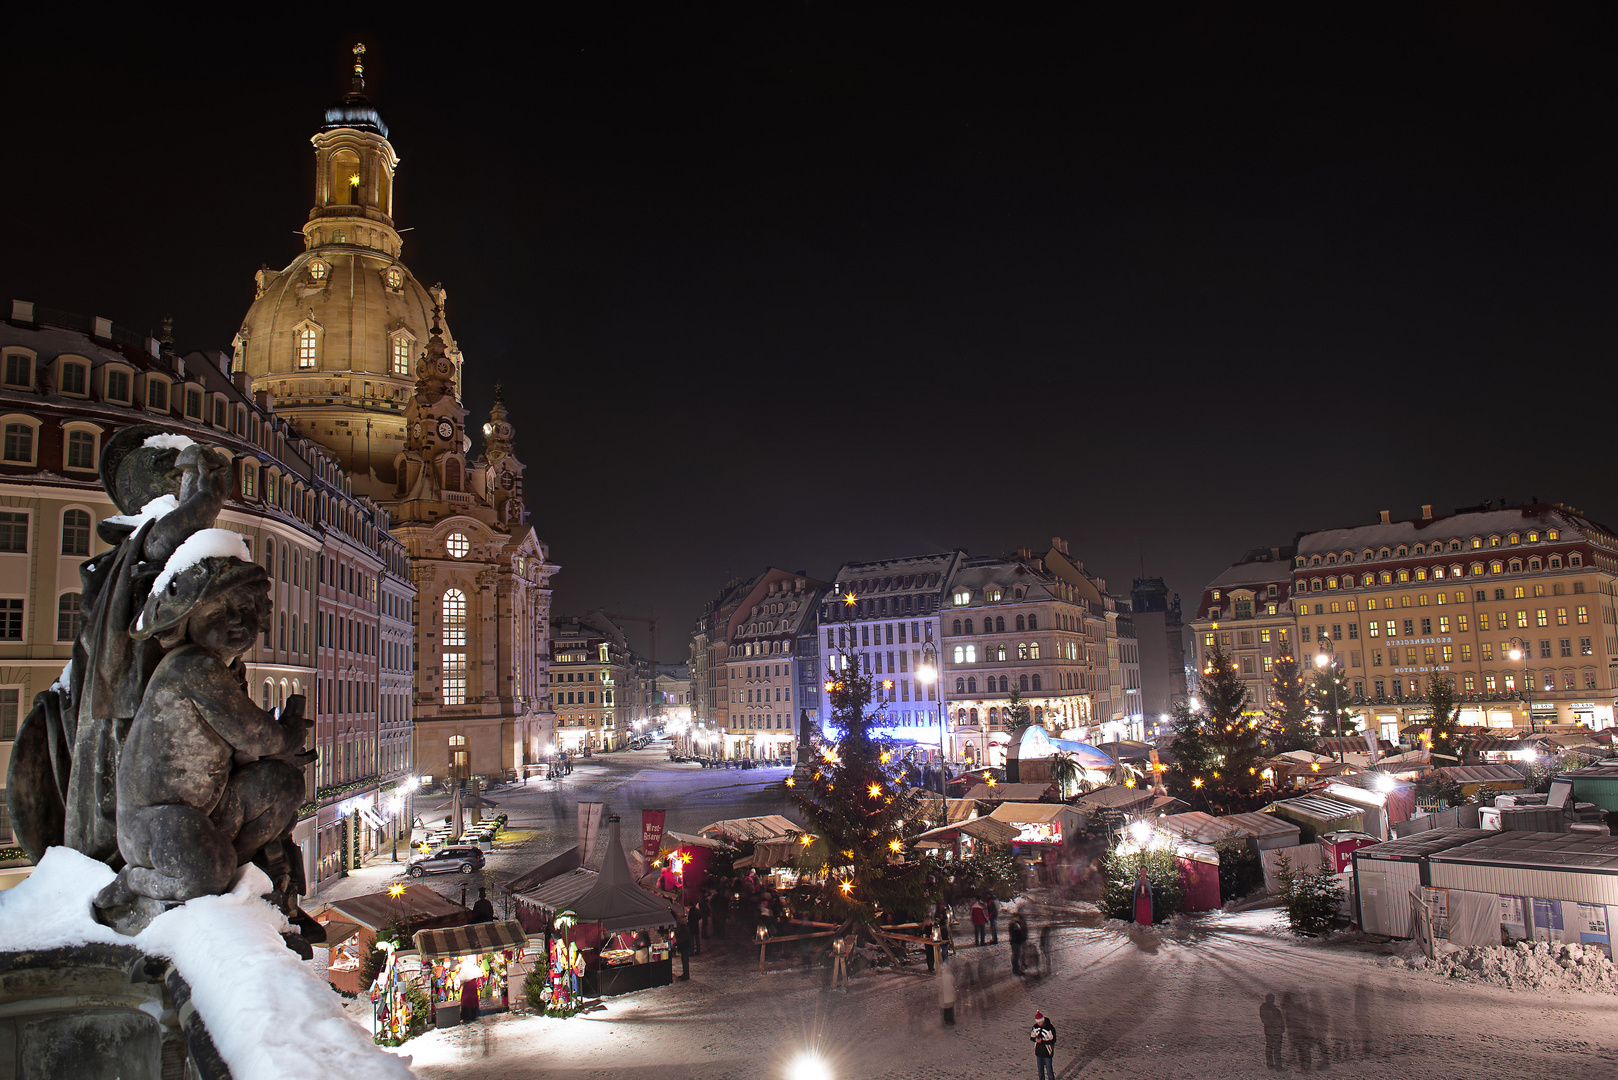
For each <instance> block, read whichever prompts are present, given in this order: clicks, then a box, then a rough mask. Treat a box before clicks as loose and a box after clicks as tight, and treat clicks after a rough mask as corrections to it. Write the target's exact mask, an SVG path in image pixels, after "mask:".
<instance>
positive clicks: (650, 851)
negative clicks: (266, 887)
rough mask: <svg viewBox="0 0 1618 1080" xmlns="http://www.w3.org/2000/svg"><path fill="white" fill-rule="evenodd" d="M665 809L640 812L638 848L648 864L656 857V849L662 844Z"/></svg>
mask: <svg viewBox="0 0 1618 1080" xmlns="http://www.w3.org/2000/svg"><path fill="white" fill-rule="evenodd" d="M666 814H667V811H666V810H642V811H641V812H640V850H641V854H642V855H643V856H645V858H646V862H647V863H648V865H649V864H650V863H651V861H652V860H653V859H655V858H657V849H658V848H660V847H662V846H663V818H664V816H665V815H666Z"/></svg>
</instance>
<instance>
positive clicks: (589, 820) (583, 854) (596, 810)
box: [578, 802, 607, 866]
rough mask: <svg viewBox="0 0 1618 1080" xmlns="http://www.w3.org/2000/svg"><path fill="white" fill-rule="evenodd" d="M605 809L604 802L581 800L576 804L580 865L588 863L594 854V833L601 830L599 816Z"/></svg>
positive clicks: (601, 815) (600, 816)
mask: <svg viewBox="0 0 1618 1080" xmlns="http://www.w3.org/2000/svg"><path fill="white" fill-rule="evenodd" d="M606 809H607V804H606V803H598V802H581V803H579V804H578V818H579V864H580V865H581V866H582V865H584V864H585V863H588V862H589V861H590V856H591V855H593V854H595V849H596V834H597V833H599V832H600V831H601V818H602V817H603V815H604V814H605V812H606Z"/></svg>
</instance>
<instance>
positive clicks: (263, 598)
mask: <svg viewBox="0 0 1618 1080" xmlns="http://www.w3.org/2000/svg"><path fill="white" fill-rule="evenodd" d="M174 569H175V570H176V572H175V573H173V574H172V576H171V577H170V579H169V580H168V582H167V583H166V585H163V587H161V588H160V589H154V590H153V593H152V595H151V597H150V599H149V600H148V601H147V603H146V606H145V607H144V608H143V609H142V612H141V616H140V618H139V619H138V620H137V622H136V625H135V627H134V628H133V629H132V630H131V634H132V636H134V637H136V638H137V639H141V638H156V639H157V640H158V642H159V643H160V644H161V645H162V646H163V647H164V648H165V649H166V650H167V653H166V655H165V656H164V657H163V659H162V661H161V662H160V663H159V664H158V665H157V667H156V669H155V670H154V671H153V672H152V676H151V679H150V681H149V682H148V683H147V686H146V693H145V696H144V697H143V698H142V700H141V704H140V709H139V711H137V712H136V714H135V718H134V722H133V724H131V726H130V729H129V734H128V736H127V737H126V739H125V742H124V748H123V753H122V755H121V757H120V759H119V762H118V787H117V790H118V849H119V852H120V853H121V854H122V856H123V858H124V863H125V865H124V868H123V869H122V870H121V871H120V872H119V874H118V878H117V880H116V881H114V882H113V883H112V884H111V885H108V886H107V887H106V888H105V889H104V890H102V892H101V894H100V895H99V896H98V897H97V898H96V909H97V917H98V918H99V919H100V920H101V921H102V922H103V923H105V924H107V925H109V926H112V927H113V928H114V929H117V930H118V931H120V932H122V933H126V934H135V933H138V932H140V930H141V929H142V928H144V927H145V926H146V924H148V923H149V922H151V920H152V919H153V918H155V917H156V916H157V915H159V914H161V913H162V912H163V911H165V910H167V909H168V908H171V907H174V906H177V905H178V904H181V903H184V902H185V901H187V900H190V899H192V898H193V897H197V896H207V895H217V894H219V893H223V892H225V891H226V890H227V889H229V888H230V885H231V882H232V881H233V880H234V878H235V876H236V870H237V868H238V867H239V866H240V865H242V864H244V863H246V862H248V861H257V862H259V863H260V865H262V866H264V868H265V869H266V870H267V871H268V872H269V874H270V877H271V880H272V881H273V882H274V883H275V889H276V892H275V894H273V895H272V896H271V897H269V899H271V900H272V901H274V902H276V903H277V904H279V905H280V906H281V907H282V908H283V910H285V911H287V912H288V914H289V915H294V913H295V915H302V913H301V912H299V911H298V909H297V893H298V892H299V891H301V889H299V888H298V887H297V886H298V884H300V883H301V879H302V875H301V873H298V872H297V870H296V868H295V867H294V866H293V865H291V864H292V863H293V862H295V861H296V860H297V855H296V852H295V850H290V851H289V850H288V845H289V844H290V840H291V828H292V826H293V824H294V823H295V821H296V820H297V813H298V807H299V805H300V804H301V803H302V802H303V797H304V774H303V767H304V766H305V765H307V764H308V763H309V762H310V761H312V760H313V759H314V757H315V753H314V751H312V750H311V751H308V752H304V750H303V745H304V741H305V738H306V735H307V732H308V731H309V729H310V727H312V726H313V725H312V723H311V722H310V721H309V720H306V719H305V718H304V716H303V698H302V697H301V696H294V697H293V698H291V699H290V700H289V701H288V702H287V704H286V707H285V708H284V709H282V710H280V711H279V712H276V711H266V710H264V709H261V708H259V707H258V706H257V705H255V704H254V703H253V699H252V696H251V694H249V693H248V689H247V681H246V671H245V668H244V667H243V666H242V662H241V656H242V655H243V654H244V653H246V652H247V650H248V649H249V648H251V647H252V644H253V639H254V638H255V637H256V636H257V635H258V633H259V631H260V628H261V627H262V626H264V625H266V624H267V621H268V619H269V616H270V596H269V587H270V582H269V576H268V574H267V573H266V572H265V570H264V569H263V567H261V566H258V565H257V564H256V563H250V562H244V561H242V560H241V559H239V558H234V557H229V558H224V557H218V556H210V557H205V558H202V559H201V560H200V561H199V562H197V563H196V564H194V565H192V566H190V567H186V568H174ZM303 918H304V919H307V916H304V917H303ZM299 922H300V925H302V923H303V920H301V919H300V920H299ZM294 947H295V948H296V947H297V946H296V945H294ZM300 951H301V950H300Z"/></svg>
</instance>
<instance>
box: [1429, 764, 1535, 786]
mask: <svg viewBox="0 0 1618 1080" xmlns="http://www.w3.org/2000/svg"><path fill="white" fill-rule="evenodd" d="M1435 771H1436V772H1437V773H1438V774H1439V775H1440V776H1444V777H1447V778H1449V779H1451V780H1453V781H1455V782H1456V783H1457V784H1481V783H1494V782H1496V781H1503V782H1505V783H1508V784H1522V783H1524V782H1525V778H1524V776H1523V774H1522V770H1520V769H1514V768H1512V767H1511V766H1510V765H1449V766H1446V767H1444V768H1442V769H1438V770H1435Z"/></svg>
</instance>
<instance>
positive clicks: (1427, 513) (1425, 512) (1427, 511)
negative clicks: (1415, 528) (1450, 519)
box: [1421, 503, 1433, 521]
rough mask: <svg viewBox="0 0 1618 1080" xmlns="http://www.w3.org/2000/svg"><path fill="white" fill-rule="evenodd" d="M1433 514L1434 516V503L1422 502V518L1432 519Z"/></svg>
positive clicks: (1424, 519) (1425, 519)
mask: <svg viewBox="0 0 1618 1080" xmlns="http://www.w3.org/2000/svg"><path fill="white" fill-rule="evenodd" d="M1432 516H1433V504H1432V503H1422V504H1421V520H1423V521H1430V520H1431V519H1432Z"/></svg>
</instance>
